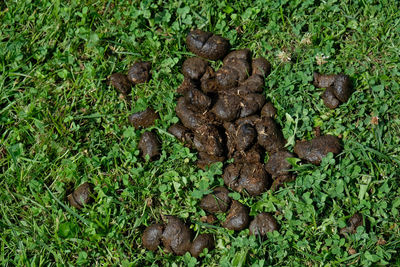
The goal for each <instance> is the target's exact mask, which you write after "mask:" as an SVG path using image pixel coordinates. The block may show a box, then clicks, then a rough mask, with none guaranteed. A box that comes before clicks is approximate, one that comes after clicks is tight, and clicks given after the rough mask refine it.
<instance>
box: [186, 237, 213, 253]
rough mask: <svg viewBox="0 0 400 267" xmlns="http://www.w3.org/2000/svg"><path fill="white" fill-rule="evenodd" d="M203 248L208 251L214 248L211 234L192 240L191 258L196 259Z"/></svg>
mask: <svg viewBox="0 0 400 267" xmlns="http://www.w3.org/2000/svg"><path fill="white" fill-rule="evenodd" d="M205 248H207V249H208V250H212V249H213V248H214V237H213V235H212V234H201V235H198V236H197V237H196V238H195V239H194V240H193V243H192V246H191V247H190V254H192V256H193V257H195V258H198V257H199V255H200V253H202V252H203V250H204V249H205Z"/></svg>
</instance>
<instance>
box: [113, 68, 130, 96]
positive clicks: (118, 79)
mask: <svg viewBox="0 0 400 267" xmlns="http://www.w3.org/2000/svg"><path fill="white" fill-rule="evenodd" d="M109 81H110V83H111V85H112V86H114V87H115V89H116V90H117V91H118V92H119V93H121V94H123V95H128V94H129V93H130V92H131V90H132V85H133V84H132V83H131V81H130V80H129V79H128V76H126V75H125V74H123V73H113V74H111V76H110V78H109Z"/></svg>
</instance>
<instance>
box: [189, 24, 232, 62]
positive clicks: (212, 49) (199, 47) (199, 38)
mask: <svg viewBox="0 0 400 267" xmlns="http://www.w3.org/2000/svg"><path fill="white" fill-rule="evenodd" d="M186 44H187V46H188V48H189V50H190V51H191V52H193V53H195V54H196V55H198V56H200V57H204V58H207V59H212V60H218V59H221V58H223V57H224V56H225V55H226V53H227V52H228V51H229V47H230V45H229V42H228V40H227V39H225V38H222V37H221V36H218V35H214V34H212V33H210V32H204V31H202V30H198V29H197V30H193V31H191V32H190V33H189V34H188V35H187V37H186Z"/></svg>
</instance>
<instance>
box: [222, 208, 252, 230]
mask: <svg viewBox="0 0 400 267" xmlns="http://www.w3.org/2000/svg"><path fill="white" fill-rule="evenodd" d="M249 221H250V217H249V210H248V208H247V207H246V206H244V205H243V204H241V203H240V202H239V201H236V200H233V201H232V205H231V208H230V209H229V213H228V215H227V216H226V220H225V222H224V223H223V226H224V227H225V228H227V229H229V230H235V231H240V230H243V229H245V228H246V227H247V226H248V225H249Z"/></svg>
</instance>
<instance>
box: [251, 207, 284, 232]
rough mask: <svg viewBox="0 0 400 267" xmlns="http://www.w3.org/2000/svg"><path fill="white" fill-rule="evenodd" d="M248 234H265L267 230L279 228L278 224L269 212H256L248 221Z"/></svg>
mask: <svg viewBox="0 0 400 267" xmlns="http://www.w3.org/2000/svg"><path fill="white" fill-rule="evenodd" d="M249 229H250V234H251V235H261V236H265V235H266V234H267V233H268V232H272V231H277V230H279V224H278V222H277V221H276V219H275V218H274V216H272V215H271V214H269V213H266V212H263V213H260V214H258V215H257V216H256V217H255V218H254V220H253V221H252V222H251V223H250V227H249Z"/></svg>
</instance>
